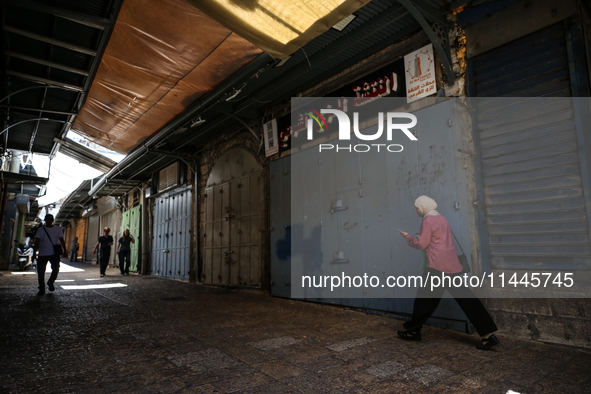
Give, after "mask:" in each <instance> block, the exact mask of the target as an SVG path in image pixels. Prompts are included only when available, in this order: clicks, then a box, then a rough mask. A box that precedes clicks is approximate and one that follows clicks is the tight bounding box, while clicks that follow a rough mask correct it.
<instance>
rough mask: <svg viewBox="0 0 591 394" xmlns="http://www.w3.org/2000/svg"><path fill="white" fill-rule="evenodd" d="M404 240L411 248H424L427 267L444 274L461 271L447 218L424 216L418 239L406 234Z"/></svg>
mask: <svg viewBox="0 0 591 394" xmlns="http://www.w3.org/2000/svg"><path fill="white" fill-rule="evenodd" d="M406 242H408V246H410V247H411V248H414V249H424V250H425V252H426V254H427V260H428V263H427V267H429V268H433V269H436V270H437V271H441V272H445V273H446V274H455V273H457V272H460V271H462V265H461V264H460V261H459V260H458V253H457V251H456V245H455V244H454V239H453V235H452V234H451V228H450V227H449V223H448V221H447V219H446V218H444V217H443V216H442V215H437V216H427V217H426V218H424V219H423V223H421V234H420V235H419V239H416V238H415V237H413V236H411V235H410V234H408V235H407V236H406Z"/></svg>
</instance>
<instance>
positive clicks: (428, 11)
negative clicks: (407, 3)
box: [411, 0, 447, 26]
mask: <svg viewBox="0 0 591 394" xmlns="http://www.w3.org/2000/svg"><path fill="white" fill-rule="evenodd" d="M411 3H413V4H414V5H415V7H417V8H418V9H419V10H420V11H421V13H422V14H423V16H424V17H425V19H427V20H428V21H429V22H438V23H441V24H443V25H444V26H445V25H447V19H446V18H445V16H444V15H442V13H441V12H439V11H438V10H436V9H435V8H433V7H432V6H431V5H429V4H428V3H426V2H425V1H424V0H411Z"/></svg>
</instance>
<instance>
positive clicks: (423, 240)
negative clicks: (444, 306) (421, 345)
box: [398, 196, 500, 350]
mask: <svg viewBox="0 0 591 394" xmlns="http://www.w3.org/2000/svg"><path fill="white" fill-rule="evenodd" d="M415 208H416V212H417V214H418V215H419V216H420V217H422V218H423V221H422V223H421V232H420V234H419V237H418V239H417V238H415V237H413V236H412V235H410V234H408V233H406V232H404V231H402V230H398V231H400V233H401V234H402V236H403V237H404V238H406V242H407V243H408V246H410V247H411V248H414V249H421V250H425V252H426V255H427V266H426V268H425V270H424V271H423V281H426V278H427V277H428V275H430V276H441V275H442V273H445V274H446V275H448V276H452V277H453V276H455V275H462V264H461V263H460V261H459V260H458V253H457V251H456V246H455V244H454V241H453V235H452V232H451V228H450V226H449V223H448V221H447V219H445V218H444V217H443V216H442V215H441V214H440V213H439V212H437V211H436V210H435V209H436V208H437V203H436V202H435V200H433V199H432V198H431V197H428V196H420V197H419V198H417V199H416V200H415ZM451 283H454V281H453V278H452V281H451ZM445 290H447V291H448V292H449V293H450V294H451V295H452V296H453V297H454V299H455V300H456V302H457V303H458V305H459V306H460V308H462V310H463V311H464V313H465V314H466V316H468V319H469V321H470V322H471V323H472V324H473V325H474V328H475V329H476V331H477V332H478V334H479V335H480V336H481V337H482V342H481V343H480V344H479V345H478V346H476V348H477V349H480V350H489V349H491V348H492V347H493V346H496V345H498V344H499V343H500V341H499V340H498V338H497V337H496V336H495V335H493V334H492V333H493V332H495V331H497V326H496V324H495V322H494V321H493V319H492V317H491V316H490V314H489V313H488V311H487V310H486V308H485V307H484V305H482V302H480V300H479V299H478V298H476V296H475V295H474V293H473V292H472V290H471V289H470V288H469V287H463V286H461V287H455V286H453V285H451V286H445V287H444V286H442V287H437V288H435V289H433V291H431V290H430V288H429V287H428V286H426V287H420V288H419V289H418V290H417V297H416V298H415V302H414V308H413V312H412V318H411V320H410V321H407V322H405V323H404V328H406V330H405V331H398V336H399V337H400V338H402V339H404V340H407V341H420V340H421V328H422V327H423V324H425V322H426V321H427V319H429V317H431V315H432V314H433V312H435V309H437V306H438V305H439V302H440V301H441V297H442V296H443V292H444V291H445Z"/></svg>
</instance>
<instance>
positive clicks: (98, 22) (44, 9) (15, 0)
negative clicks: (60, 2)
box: [2, 0, 111, 30]
mask: <svg viewBox="0 0 591 394" xmlns="http://www.w3.org/2000/svg"><path fill="white" fill-rule="evenodd" d="M2 4H3V5H8V6H12V7H19V8H24V9H27V10H31V11H37V12H41V13H44V14H50V15H53V16H57V17H60V18H64V19H67V20H70V21H73V22H76V23H80V24H81V25H85V26H89V27H94V28H95V29H100V30H105V28H106V27H107V26H109V25H110V24H111V20H110V19H106V18H99V17H96V16H92V15H87V14H81V13H79V12H74V11H70V10H66V9H63V8H59V7H52V6H49V5H45V4H40V3H37V2H34V1H30V0H2Z"/></svg>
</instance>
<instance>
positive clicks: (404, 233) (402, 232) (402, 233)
mask: <svg viewBox="0 0 591 394" xmlns="http://www.w3.org/2000/svg"><path fill="white" fill-rule="evenodd" d="M396 230H398V231H400V234H401V235H402V237H404V238H406V236H407V235H408V233H406V232H404V231H402V230H400V229H399V228H397V229H396Z"/></svg>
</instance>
